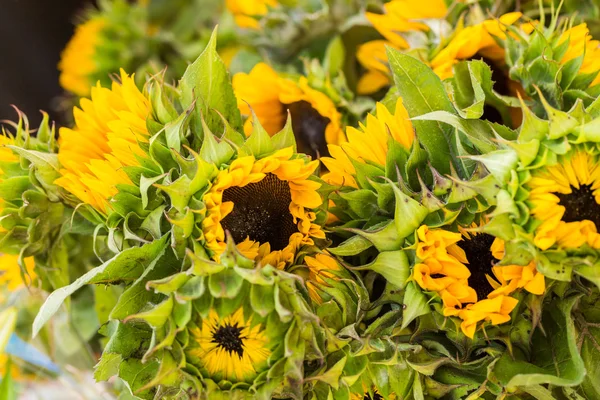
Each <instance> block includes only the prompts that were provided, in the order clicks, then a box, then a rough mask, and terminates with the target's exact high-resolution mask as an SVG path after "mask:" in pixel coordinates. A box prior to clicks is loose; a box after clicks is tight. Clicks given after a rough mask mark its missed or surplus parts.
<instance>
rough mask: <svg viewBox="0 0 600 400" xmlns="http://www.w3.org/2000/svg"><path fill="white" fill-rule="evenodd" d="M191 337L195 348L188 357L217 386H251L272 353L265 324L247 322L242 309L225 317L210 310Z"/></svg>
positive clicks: (191, 332) (193, 330)
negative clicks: (229, 383) (225, 383)
mask: <svg viewBox="0 0 600 400" xmlns="http://www.w3.org/2000/svg"><path fill="white" fill-rule="evenodd" d="M190 334H191V336H192V340H194V341H195V342H196V344H197V346H196V347H194V349H193V350H191V351H190V354H191V355H193V356H195V357H197V358H198V360H199V362H200V363H201V364H202V367H203V369H204V370H206V371H207V373H208V376H209V377H210V378H211V379H213V380H215V381H216V382H218V381H220V380H223V379H225V380H228V381H232V382H247V383H250V382H252V380H254V378H256V376H257V375H258V374H259V373H260V372H261V371H262V370H263V369H265V367H266V365H267V360H268V359H269V357H270V355H271V353H272V350H271V348H270V347H269V341H268V338H267V335H266V334H265V326H264V324H260V323H258V324H257V323H253V321H252V318H249V319H246V318H245V317H244V310H243V309H242V308H239V309H238V310H236V311H235V312H234V313H232V314H231V315H228V316H224V317H221V316H219V314H218V313H217V312H216V311H215V310H214V309H211V310H210V313H209V315H208V318H205V319H203V320H202V322H201V323H200V327H198V328H194V329H190Z"/></svg>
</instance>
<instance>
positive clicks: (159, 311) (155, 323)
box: [125, 296, 173, 328]
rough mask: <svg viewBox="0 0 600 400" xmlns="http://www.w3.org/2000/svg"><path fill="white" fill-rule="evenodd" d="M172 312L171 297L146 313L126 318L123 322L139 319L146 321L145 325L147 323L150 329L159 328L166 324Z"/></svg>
mask: <svg viewBox="0 0 600 400" xmlns="http://www.w3.org/2000/svg"><path fill="white" fill-rule="evenodd" d="M172 312H173V297H172V296H169V297H167V299H166V300H165V301H163V302H162V303H160V304H157V305H156V306H154V307H153V308H151V309H150V310H148V311H144V312H141V313H138V314H134V315H130V316H128V317H127V318H126V319H125V322H127V321H131V320H138V319H141V320H144V321H146V323H148V325H150V326H151V327H153V328H159V327H161V326H163V325H164V324H165V323H166V322H167V319H169V317H170V316H171V313H172Z"/></svg>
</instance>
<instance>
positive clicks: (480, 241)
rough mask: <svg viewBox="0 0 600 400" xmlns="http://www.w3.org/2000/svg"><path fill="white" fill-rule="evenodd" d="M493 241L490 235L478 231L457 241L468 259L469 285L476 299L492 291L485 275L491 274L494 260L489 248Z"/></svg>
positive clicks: (480, 298)
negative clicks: (473, 290)
mask: <svg viewBox="0 0 600 400" xmlns="http://www.w3.org/2000/svg"><path fill="white" fill-rule="evenodd" d="M493 242H494V237H493V236H492V235H488V234H487V233H480V234H477V235H475V236H472V237H471V238H470V239H463V240H461V241H460V242H458V243H457V244H458V246H459V247H460V248H461V249H463V250H464V251H465V254H466V256H467V260H468V261H469V263H468V264H467V268H469V271H471V276H469V286H470V287H472V288H473V289H475V292H477V300H483V299H486V298H487V296H488V294H490V293H491V292H493V291H494V288H493V287H492V286H491V285H490V283H489V281H488V280H487V278H486V275H490V276H493V273H492V266H493V265H494V262H495V261H496V259H495V258H494V256H492V250H491V247H492V243H493Z"/></svg>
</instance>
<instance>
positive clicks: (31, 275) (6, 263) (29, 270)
mask: <svg viewBox="0 0 600 400" xmlns="http://www.w3.org/2000/svg"><path fill="white" fill-rule="evenodd" d="M23 261H24V264H25V271H23V275H21V267H20V266H19V256H18V255H13V254H0V286H5V287H6V288H7V289H8V291H9V292H14V291H15V290H17V289H19V288H21V287H23V286H26V285H27V286H28V285H30V284H31V282H33V280H34V279H35V278H36V276H37V274H36V273H35V271H34V268H35V262H34V260H33V257H26V258H25V259H24V260H23ZM23 278H24V279H25V280H26V282H23Z"/></svg>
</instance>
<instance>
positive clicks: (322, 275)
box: [304, 254, 341, 304]
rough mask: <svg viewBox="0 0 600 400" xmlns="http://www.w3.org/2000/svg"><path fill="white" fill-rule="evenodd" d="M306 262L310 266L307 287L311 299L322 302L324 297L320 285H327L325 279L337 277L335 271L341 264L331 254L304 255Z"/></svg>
mask: <svg viewBox="0 0 600 400" xmlns="http://www.w3.org/2000/svg"><path fill="white" fill-rule="evenodd" d="M304 263H305V264H306V266H307V267H308V278H307V279H306V287H307V289H308V294H309V295H310V297H311V299H313V300H314V301H315V302H317V303H319V304H320V303H322V302H323V299H322V298H321V295H320V294H319V291H320V290H321V289H320V286H323V285H325V286H327V281H326V280H325V279H336V278H337V275H335V274H334V273H333V271H338V270H340V268H341V267H340V264H338V262H337V261H336V260H335V258H333V257H332V256H330V255H329V254H316V255H315V256H314V257H304Z"/></svg>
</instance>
